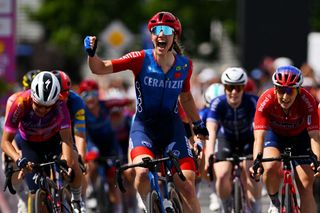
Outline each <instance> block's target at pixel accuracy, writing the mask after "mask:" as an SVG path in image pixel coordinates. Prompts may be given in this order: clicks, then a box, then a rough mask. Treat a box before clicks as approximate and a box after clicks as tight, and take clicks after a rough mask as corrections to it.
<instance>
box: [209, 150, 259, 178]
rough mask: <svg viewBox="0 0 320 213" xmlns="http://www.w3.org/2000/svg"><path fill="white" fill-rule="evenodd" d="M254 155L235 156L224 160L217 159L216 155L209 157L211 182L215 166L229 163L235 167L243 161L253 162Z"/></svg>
mask: <svg viewBox="0 0 320 213" xmlns="http://www.w3.org/2000/svg"><path fill="white" fill-rule="evenodd" d="M252 159H253V158H252V155H248V156H238V155H233V156H232V157H226V158H222V159H215V158H214V155H213V154H211V155H210V156H209V167H208V173H207V175H208V176H209V179H210V181H213V164H214V163H217V162H221V161H229V162H231V163H233V164H234V165H238V164H239V163H240V162H241V161H245V160H252Z"/></svg>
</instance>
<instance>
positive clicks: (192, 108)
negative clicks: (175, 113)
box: [179, 91, 200, 122]
mask: <svg viewBox="0 0 320 213" xmlns="http://www.w3.org/2000/svg"><path fill="white" fill-rule="evenodd" d="M179 101H180V104H181V106H182V107H183V109H184V111H185V112H186V114H187V116H188V118H189V119H191V121H192V122H196V121H199V120H200V116H199V114H198V110H197V107H196V104H195V102H194V99H193V97H192V94H191V92H190V91H188V92H182V93H181V94H180V96H179Z"/></svg>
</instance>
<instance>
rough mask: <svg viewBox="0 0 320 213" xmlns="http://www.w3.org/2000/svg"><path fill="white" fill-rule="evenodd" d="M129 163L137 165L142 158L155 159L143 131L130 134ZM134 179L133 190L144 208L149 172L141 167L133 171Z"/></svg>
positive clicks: (151, 143) (149, 141) (151, 144)
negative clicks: (136, 192) (137, 194)
mask: <svg viewBox="0 0 320 213" xmlns="http://www.w3.org/2000/svg"><path fill="white" fill-rule="evenodd" d="M129 146H130V150H131V151H130V161H131V162H132V163H134V164H135V163H139V162H141V161H142V158H144V157H150V158H151V159H153V158H154V157H155V154H154V151H153V142H152V140H151V139H150V138H149V137H148V136H147V134H146V133H145V132H143V131H133V132H131V133H130V140H129ZM134 172H135V179H134V188H135V189H136V190H137V191H138V193H139V195H140V197H141V200H142V202H143V203H144V205H145V206H146V203H147V194H148V192H150V183H149V178H148V173H149V170H148V169H146V168H142V167H136V168H135V169H134Z"/></svg>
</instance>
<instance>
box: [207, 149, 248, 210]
mask: <svg viewBox="0 0 320 213" xmlns="http://www.w3.org/2000/svg"><path fill="white" fill-rule="evenodd" d="M245 160H252V156H251V155H249V156H239V155H237V154H233V155H232V157H226V158H223V159H214V156H213V155H210V157H209V168H208V176H209V178H210V181H213V164H214V163H217V162H221V161H228V162H231V163H232V165H233V169H232V195H233V203H232V212H234V213H244V212H246V211H247V198H246V197H247V196H246V194H245V190H244V187H243V183H242V181H241V173H242V167H241V166H240V163H241V162H242V161H245Z"/></svg>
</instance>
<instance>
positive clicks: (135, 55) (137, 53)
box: [120, 51, 141, 59]
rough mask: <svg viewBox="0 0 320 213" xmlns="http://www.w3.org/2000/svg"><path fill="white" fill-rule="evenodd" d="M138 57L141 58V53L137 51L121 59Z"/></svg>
mask: <svg viewBox="0 0 320 213" xmlns="http://www.w3.org/2000/svg"><path fill="white" fill-rule="evenodd" d="M138 56H141V52H139V51H135V52H131V53H128V54H126V55H124V56H122V57H121V58H120V59H128V58H136V57H138Z"/></svg>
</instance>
